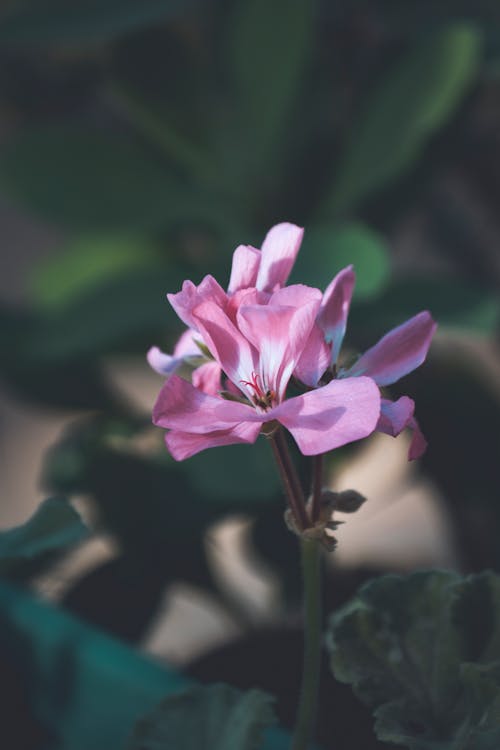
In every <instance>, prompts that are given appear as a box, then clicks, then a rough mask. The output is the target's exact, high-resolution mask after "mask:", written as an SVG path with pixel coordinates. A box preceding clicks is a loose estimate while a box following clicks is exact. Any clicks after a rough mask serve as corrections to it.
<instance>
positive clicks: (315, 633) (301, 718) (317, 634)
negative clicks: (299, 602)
mask: <svg viewBox="0 0 500 750" xmlns="http://www.w3.org/2000/svg"><path fill="white" fill-rule="evenodd" d="M301 552H302V575H303V581H304V665H303V673H302V688H301V695H300V703H299V708H298V713H297V721H296V723H295V730H294V734H293V740H292V750H307V748H309V746H310V743H311V740H312V736H313V733H314V727H315V723H316V713H317V704H318V692H319V678H320V666H321V624H322V601H321V599H322V596H321V547H320V544H319V542H318V541H317V540H316V539H307V538H304V537H302V539H301Z"/></svg>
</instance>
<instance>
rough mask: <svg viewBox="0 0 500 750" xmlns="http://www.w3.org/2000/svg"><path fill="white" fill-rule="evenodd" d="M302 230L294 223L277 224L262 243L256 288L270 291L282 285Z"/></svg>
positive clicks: (294, 254) (295, 252) (292, 260)
mask: <svg viewBox="0 0 500 750" xmlns="http://www.w3.org/2000/svg"><path fill="white" fill-rule="evenodd" d="M303 234H304V230H303V229H301V228H300V227H297V226H295V224H288V223H283V224H277V225H276V226H274V227H273V228H272V229H270V230H269V232H268V233H267V235H266V238H265V240H264V242H263V243H262V260H261V263H260V268H259V273H258V276H257V283H256V287H257V289H262V290H264V291H267V292H272V291H273V290H274V289H275V288H276V287H277V286H278V287H279V286H284V285H285V284H286V281H287V279H288V277H289V275H290V271H291V270H292V266H293V264H294V262H295V258H296V256H297V253H298V252H299V248H300V244H301V242H302V237H303Z"/></svg>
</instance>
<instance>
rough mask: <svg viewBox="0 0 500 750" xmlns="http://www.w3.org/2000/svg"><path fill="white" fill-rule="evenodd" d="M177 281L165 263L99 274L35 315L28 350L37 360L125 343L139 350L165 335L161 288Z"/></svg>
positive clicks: (168, 317)
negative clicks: (93, 283)
mask: <svg viewBox="0 0 500 750" xmlns="http://www.w3.org/2000/svg"><path fill="white" fill-rule="evenodd" d="M179 285H180V283H179V276H178V271H177V270H176V269H171V268H170V267H168V266H166V265H165V264H158V265H157V267H156V268H154V267H149V268H145V269H137V270H136V271H135V272H132V271H129V272H128V273H122V274H121V275H119V276H117V277H116V278H110V279H108V280H104V281H103V283H102V284H100V285H99V286H98V287H96V288H95V289H89V290H88V291H87V292H86V293H83V291H82V293H81V294H80V295H79V296H78V297H77V298H76V299H74V300H71V302H68V303H67V304H66V305H65V306H64V307H63V308H61V309H55V310H48V311H47V312H46V314H45V315H43V316H41V317H40V318H39V319H38V321H37V325H36V326H35V328H34V330H33V334H32V338H31V339H30V340H29V342H27V345H29V351H30V355H31V356H32V357H33V358H34V359H36V360H37V361H39V362H40V363H50V362H61V361H67V360H68V359H78V358H85V357H95V356H97V355H99V354H110V353H111V352H117V351H118V352H121V351H128V350H129V349H130V348H131V349H133V350H137V352H138V353H142V354H143V355H144V356H145V353H146V351H147V349H148V348H149V346H152V345H153V344H156V343H160V344H161V343H162V342H159V341H158V337H159V336H162V337H164V336H166V331H167V330H168V328H169V323H170V324H171V323H172V322H173V318H174V316H173V314H172V311H171V308H170V305H169V304H168V302H167V301H166V292H167V291H169V290H171V289H177V288H178V287H179ZM162 340H163V339H162ZM145 366H146V365H145Z"/></svg>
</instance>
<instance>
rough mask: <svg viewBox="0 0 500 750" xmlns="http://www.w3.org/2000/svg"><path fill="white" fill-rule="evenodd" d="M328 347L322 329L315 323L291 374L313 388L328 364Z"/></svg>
mask: <svg viewBox="0 0 500 750" xmlns="http://www.w3.org/2000/svg"><path fill="white" fill-rule="evenodd" d="M330 361H331V353H330V347H329V346H328V344H327V343H326V341H325V337H324V335H323V331H322V330H321V328H319V326H318V325H317V323H315V324H314V325H313V327H312V329H311V333H310V334H309V338H308V339H307V342H306V345H305V347H304V350H303V352H302V354H301V356H300V359H299V361H298V363H297V365H296V367H295V370H294V372H293V374H294V375H295V377H296V378H298V379H299V380H300V381H301V382H302V383H304V384H305V385H309V386H310V387H311V388H315V387H316V386H317V385H318V383H319V381H320V379H321V376H322V375H323V373H324V372H325V370H326V369H327V368H328V366H329V365H330Z"/></svg>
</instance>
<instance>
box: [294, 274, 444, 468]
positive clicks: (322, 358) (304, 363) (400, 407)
mask: <svg viewBox="0 0 500 750" xmlns="http://www.w3.org/2000/svg"><path fill="white" fill-rule="evenodd" d="M354 283H355V274H354V269H353V267H352V266H348V267H347V268H344V269H343V270H342V271H340V272H339V273H338V274H337V275H336V276H335V278H334V279H333V281H332V282H331V284H330V285H329V286H328V288H327V289H326V291H325V293H324V295H323V299H322V302H321V305H320V308H319V312H318V315H317V318H316V323H315V325H314V327H313V330H312V332H311V335H310V338H309V341H308V343H307V344H306V347H305V353H304V357H303V360H301V361H299V364H298V367H297V369H296V372H295V374H296V376H297V377H298V378H299V379H300V380H301V381H302V382H303V383H305V384H307V385H309V386H311V387H317V386H318V385H321V384H322V383H324V382H327V381H328V379H329V378H337V379H342V378H353V377H360V376H362V377H369V378H371V379H372V380H374V381H375V383H377V385H378V386H386V385H392V384H393V383H396V382H397V381H398V380H399V379H400V378H402V377H403V376H404V375H407V374H408V373H410V372H412V370H414V369H416V368H417V367H418V366H419V365H421V364H422V362H423V361H424V360H425V358H426V356H427V352H428V350H429V346H430V343H431V340H432V337H433V335H434V332H435V330H436V323H435V322H434V321H433V319H432V317H431V315H430V313H429V312H428V311H423V312H420V313H418V315H415V316H414V317H413V318H410V319H409V320H407V321H406V322H405V323H403V324H402V325H400V326H398V327H397V328H394V329H393V330H392V331H389V333H387V334H386V335H385V336H383V337H382V338H381V339H380V341H378V343H376V344H375V346H372V347H371V349H368V351H366V352H365V353H364V354H363V355H362V356H361V357H360V358H359V359H358V360H357V361H356V362H355V364H353V365H352V366H351V367H348V368H342V367H341V366H340V365H339V354H340V350H341V347H342V342H343V339H344V334H345V331H346V325H347V316H348V313H349V307H350V303H351V298H352V293H353V289H354ZM311 361H316V362H318V363H319V367H318V369H317V370H316V371H312V370H311V369H310V367H309V363H310V362H311ZM325 363H328V364H325ZM320 372H321V375H319V373H320ZM318 375H319V377H318ZM414 409H415V403H414V401H412V399H411V398H408V396H402V397H401V398H399V399H398V400H397V401H395V402H392V401H389V400H387V399H382V402H381V413H380V418H379V421H378V423H377V427H376V429H377V430H378V431H380V432H384V433H387V434H389V435H392V436H393V437H395V436H396V435H399V433H400V432H402V430H403V429H404V428H405V427H409V428H410V429H411V430H412V431H413V437H412V441H411V444H410V449H409V454H408V457H409V459H414V458H418V457H419V456H421V455H422V453H423V452H424V451H425V449H426V446H427V442H426V440H425V438H424V436H423V434H422V432H421V430H420V428H419V425H418V423H417V421H416V420H415V417H414Z"/></svg>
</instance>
